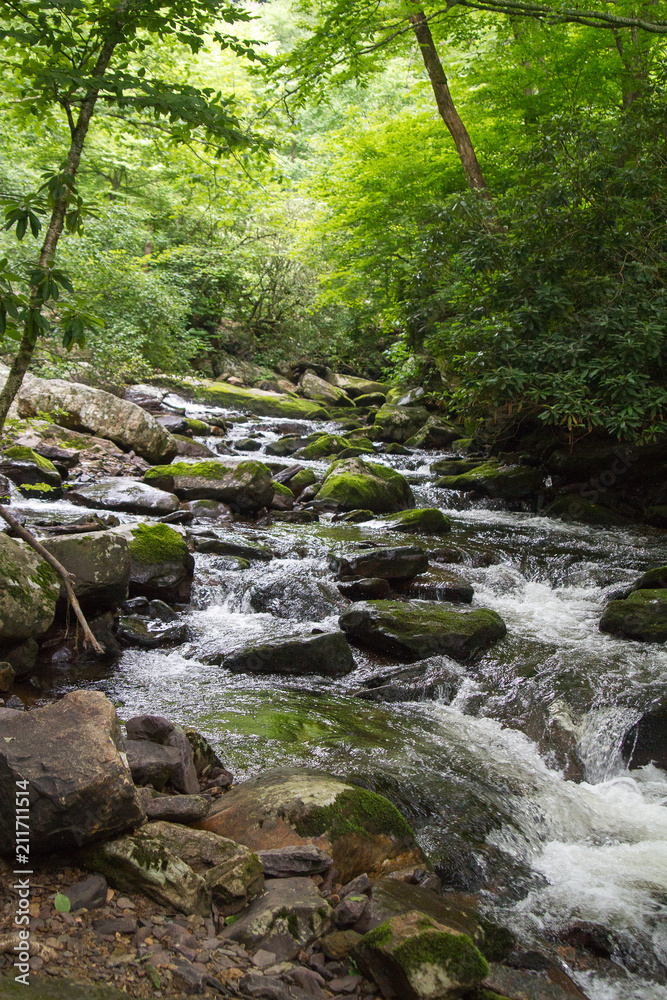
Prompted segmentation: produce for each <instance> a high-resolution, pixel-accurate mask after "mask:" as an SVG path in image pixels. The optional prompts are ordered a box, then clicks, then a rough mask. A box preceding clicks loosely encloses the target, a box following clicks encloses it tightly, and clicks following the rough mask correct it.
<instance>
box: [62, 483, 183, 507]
mask: <svg viewBox="0 0 667 1000" xmlns="http://www.w3.org/2000/svg"><path fill="white" fill-rule="evenodd" d="M67 499H68V500H72V501H73V503H80V504H82V505H83V506H84V507H92V508H94V509H95V508H96V509H101V510H122V511H128V512H129V513H130V514H155V515H159V514H171V513H172V512H173V511H175V510H178V507H179V500H178V497H177V496H174V494H173V493H166V492H165V491H164V490H157V489H155V487H154V486H148V485H147V484H146V483H138V482H134V481H133V480H131V479H124V478H114V479H103V480H102V481H101V482H99V483H94V484H92V485H89V486H77V487H76V488H75V489H73V490H69V491H68V493H67Z"/></svg>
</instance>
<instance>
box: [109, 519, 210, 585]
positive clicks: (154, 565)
mask: <svg viewBox="0 0 667 1000" xmlns="http://www.w3.org/2000/svg"><path fill="white" fill-rule="evenodd" d="M114 530H115V534H116V536H117V537H118V538H122V539H123V540H125V541H126V544H127V546H128V552H129V556H130V574H129V586H130V592H131V593H132V594H137V595H143V596H146V597H160V598H162V599H167V600H170V599H172V600H187V599H188V597H189V595H190V587H191V584H192V571H193V569H194V559H193V558H192V555H191V554H190V550H189V549H188V545H187V542H186V541H185V539H184V537H183V535H182V534H181V533H180V532H179V531H176V529H175V528H172V527H170V526H169V525H168V524H124V525H121V526H120V527H119V528H116V529H114Z"/></svg>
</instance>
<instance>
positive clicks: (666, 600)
mask: <svg viewBox="0 0 667 1000" xmlns="http://www.w3.org/2000/svg"><path fill="white" fill-rule="evenodd" d="M600 631H601V632H609V633H610V634H611V635H618V636H621V637H622V638H624V639H636V640H637V641H638V642H659V643H663V642H667V590H663V589H659V590H635V591H633V592H632V593H631V594H630V595H629V596H628V597H627V598H626V599H625V600H624V601H610V602H609V604H608V605H607V607H606V608H605V609H604V614H603V615H602V618H601V620H600Z"/></svg>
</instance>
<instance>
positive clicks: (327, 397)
mask: <svg viewBox="0 0 667 1000" xmlns="http://www.w3.org/2000/svg"><path fill="white" fill-rule="evenodd" d="M299 392H300V393H301V395H302V396H305V397H306V399H312V400H313V401H314V402H316V403H322V404H323V405H324V406H343V407H348V406H354V403H353V402H352V400H351V399H350V397H349V396H348V394H347V393H346V392H345V390H344V389H341V388H340V386H337V385H331V383H330V382H327V381H325V380H324V379H323V378H320V377H319V375H316V374H315V373H314V372H305V374H304V375H303V377H302V379H301V381H300V383H299Z"/></svg>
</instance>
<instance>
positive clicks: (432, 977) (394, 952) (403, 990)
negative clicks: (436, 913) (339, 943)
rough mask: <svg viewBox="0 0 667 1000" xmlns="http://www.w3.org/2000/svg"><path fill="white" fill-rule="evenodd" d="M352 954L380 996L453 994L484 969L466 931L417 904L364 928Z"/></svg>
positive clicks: (441, 998)
mask: <svg viewBox="0 0 667 1000" xmlns="http://www.w3.org/2000/svg"><path fill="white" fill-rule="evenodd" d="M354 957H355V959H356V961H357V964H358V965H359V968H360V969H361V970H362V971H363V972H364V973H365V975H367V976H368V977H369V978H370V979H374V980H375V982H376V983H377V985H378V986H379V988H380V992H381V993H382V996H383V997H385V998H386V1000H447V998H450V997H451V998H454V997H459V996H461V994H462V993H465V992H468V991H469V990H471V989H472V988H473V987H474V986H476V985H477V984H478V983H480V982H481V981H482V980H483V979H484V977H485V976H486V975H487V974H488V971H489V966H488V963H487V962H486V960H485V959H484V957H483V956H482V955H481V953H480V952H479V951H478V949H477V948H476V947H475V945H474V944H473V943H472V941H471V940H470V938H469V937H468V936H467V935H466V934H461V933H459V932H457V931H455V930H453V929H452V928H451V927H449V926H447V925H446V924H441V923H438V922H437V921H436V920H433V919H432V918H431V917H427V916H425V915H424V914H423V913H420V912H419V911H417V910H411V911H409V912H407V913H403V914H401V915H399V916H396V917H392V918H391V919H390V920H387V921H385V922H384V923H383V924H380V926H379V927H376V928H375V929H374V930H372V931H370V932H369V933H368V934H365V935H364V937H363V938H362V939H361V941H360V942H359V944H358V945H357V947H356V948H355V950H354Z"/></svg>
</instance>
